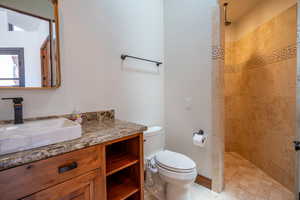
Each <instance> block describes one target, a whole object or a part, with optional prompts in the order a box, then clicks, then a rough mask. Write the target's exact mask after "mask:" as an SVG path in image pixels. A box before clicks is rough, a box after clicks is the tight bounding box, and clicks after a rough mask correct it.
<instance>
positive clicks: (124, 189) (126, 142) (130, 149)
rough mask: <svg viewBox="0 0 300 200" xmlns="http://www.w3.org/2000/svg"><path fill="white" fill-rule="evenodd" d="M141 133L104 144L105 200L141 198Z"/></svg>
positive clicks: (134, 199) (136, 199) (137, 199)
mask: <svg viewBox="0 0 300 200" xmlns="http://www.w3.org/2000/svg"><path fill="white" fill-rule="evenodd" d="M141 141H143V140H142V139H141V135H139V136H132V137H129V138H126V139H122V140H118V141H116V142H113V143H109V144H108V145H106V146H105V162H106V171H105V173H106V193H107V200H129V199H130V200H141V199H143V194H142V193H143V191H142V186H143V179H144V178H143V177H144V176H143V175H144V174H143V167H142V166H143V155H142V153H143V151H142V145H143V144H141Z"/></svg>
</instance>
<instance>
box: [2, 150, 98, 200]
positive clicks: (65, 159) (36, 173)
mask: <svg viewBox="0 0 300 200" xmlns="http://www.w3.org/2000/svg"><path fill="white" fill-rule="evenodd" d="M103 152H104V151H103V146H102V145H97V146H94V147H90V148H87V149H83V150H78V151H75V152H71V153H67V154H63V155H60V156H56V157H53V158H49V159H46V160H42V161H37V162H34V163H30V164H27V165H23V166H20V167H16V168H12V169H8V170H5V171H2V172H0V194H1V195H0V200H16V199H19V198H22V197H25V196H28V195H30V194H33V193H35V192H38V191H40V190H43V189H45V188H48V187H50V186H53V185H56V184H58V183H62V182H64V181H66V180H68V179H71V178H74V177H76V176H79V175H81V174H84V173H87V172H89V171H92V170H94V169H97V168H100V166H102V162H103V161H104V160H103V159H104V158H103Z"/></svg>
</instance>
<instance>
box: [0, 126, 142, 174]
mask: <svg viewBox="0 0 300 200" xmlns="http://www.w3.org/2000/svg"><path fill="white" fill-rule="evenodd" d="M145 130H147V127H146V126H143V125H138V124H134V123H130V122H125V121H121V120H107V121H97V120H93V121H87V122H85V123H84V124H83V125H82V132H83V135H82V137H80V138H78V139H76V140H71V141H67V142H61V143H57V144H52V145H48V146H44V147H39V148H36V149H31V150H26V151H21V152H17V153H12V154H6V155H1V156H0V171H3V170H5V169H9V168H13V167H17V166H20V165H24V164H28V163H31V162H34V161H38V160H42V159H46V158H50V157H53V156H57V155H60V154H64V153H68V152H71V151H75V150H79V149H82V148H85V147H89V146H93V145H97V144H101V143H104V142H108V141H112V140H115V139H119V138H122V137H126V136H130V135H134V134H136V133H140V132H143V131H145Z"/></svg>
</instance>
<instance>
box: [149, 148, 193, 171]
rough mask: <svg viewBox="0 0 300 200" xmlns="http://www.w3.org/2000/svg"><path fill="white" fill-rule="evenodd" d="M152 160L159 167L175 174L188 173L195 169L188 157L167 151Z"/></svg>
mask: <svg viewBox="0 0 300 200" xmlns="http://www.w3.org/2000/svg"><path fill="white" fill-rule="evenodd" d="M154 159H155V161H156V163H157V164H158V165H159V166H161V167H163V168H166V169H169V170H172V171H175V172H189V171H192V170H194V169H195V168H196V164H195V162H194V161H193V160H192V159H190V158H189V157H187V156H185V155H183V154H180V153H176V152H172V151H168V150H165V151H161V152H159V153H157V154H156V155H155V157H154Z"/></svg>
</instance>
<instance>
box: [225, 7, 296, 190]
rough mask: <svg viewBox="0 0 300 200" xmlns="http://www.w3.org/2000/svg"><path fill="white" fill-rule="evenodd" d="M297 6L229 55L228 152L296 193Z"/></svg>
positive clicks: (248, 36) (232, 45)
mask: <svg viewBox="0 0 300 200" xmlns="http://www.w3.org/2000/svg"><path fill="white" fill-rule="evenodd" d="M296 15H297V7H296V6H294V7H291V8H289V9H288V10H286V11H284V12H283V13H281V14H280V15H278V16H276V17H274V18H273V19H271V20H270V21H268V22H267V23H265V24H263V25H261V26H259V27H258V28H257V29H256V30H255V31H253V32H251V33H248V34H246V35H244V37H242V38H241V39H240V40H238V41H235V42H231V43H227V44H226V50H225V141H226V142H225V149H226V151H227V152H237V153H239V154H240V155H242V156H243V157H244V158H246V159H248V160H249V161H251V162H253V163H254V164H255V165H256V166H258V167H260V168H261V169H262V170H264V171H265V172H266V173H267V174H269V175H270V176H271V177H273V178H274V179H275V180H277V181H278V182H280V183H281V184H283V185H284V186H286V187H287V188H288V189H290V190H294V186H295V152H294V150H293V148H292V142H293V140H294V139H295V126H296V125H295V121H296V120H295V115H296V113H295V110H296V102H295V100H296V54H297V51H296V35H297V33H296V24H297V21H296V19H297V17H296Z"/></svg>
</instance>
